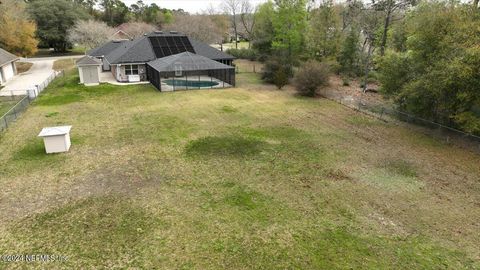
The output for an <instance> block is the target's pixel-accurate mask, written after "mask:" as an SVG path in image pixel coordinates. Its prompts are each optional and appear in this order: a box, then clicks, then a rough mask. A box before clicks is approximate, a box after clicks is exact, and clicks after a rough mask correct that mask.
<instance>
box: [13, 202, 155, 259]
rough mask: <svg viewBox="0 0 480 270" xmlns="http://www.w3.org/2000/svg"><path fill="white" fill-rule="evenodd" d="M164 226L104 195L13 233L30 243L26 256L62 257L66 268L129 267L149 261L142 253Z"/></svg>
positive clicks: (69, 206) (28, 223)
mask: <svg viewBox="0 0 480 270" xmlns="http://www.w3.org/2000/svg"><path fill="white" fill-rule="evenodd" d="M162 226H164V223H162V222H161V220H159V219H157V218H156V217H155V216H152V215H150V214H149V213H148V212H147V211H146V210H145V209H143V208H142V207H141V206H138V205H135V204H134V203H132V202H131V201H129V200H128V198H114V197H99V198H91V199H87V200H83V201H79V202H74V203H70V204H67V205H65V206H62V207H60V208H57V209H54V210H51V211H48V212H46V213H43V214H39V215H36V216H33V217H30V218H27V219H25V220H23V221H22V222H21V223H19V224H17V225H16V226H15V227H14V228H13V229H12V230H13V233H14V234H16V235H18V239H17V241H20V242H23V243H25V247H24V249H23V250H17V252H19V253H21V254H62V255H66V256H68V258H69V260H67V261H66V262H65V264H66V265H69V264H71V263H73V265H79V264H81V265H83V266H90V267H100V266H102V265H103V266H112V265H111V263H112V262H113V263H114V264H118V263H119V264H120V265H117V266H118V267H128V266H133V265H142V263H144V261H143V260H141V259H140V258H141V254H140V253H141V252H142V250H143V249H144V248H146V247H147V246H148V239H149V236H150V235H151V233H152V229H153V228H161V227H162ZM129 258H130V259H129ZM65 264H64V266H66V265H65Z"/></svg>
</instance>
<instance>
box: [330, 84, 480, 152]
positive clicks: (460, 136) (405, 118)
mask: <svg viewBox="0 0 480 270" xmlns="http://www.w3.org/2000/svg"><path fill="white" fill-rule="evenodd" d="M321 94H322V95H323V96H324V97H326V98H328V99H330V100H333V101H335V102H337V103H340V104H342V105H344V106H346V107H349V108H351V109H354V110H356V111H359V112H361V113H364V114H367V115H370V116H372V117H375V118H377V119H380V120H382V121H385V122H395V123H397V124H402V123H409V124H413V125H414V126H415V128H416V129H418V131H420V132H422V133H424V134H426V135H428V136H431V137H434V138H436V139H437V140H440V141H442V142H444V143H448V144H450V143H453V144H455V145H459V146H462V147H464V148H466V149H470V150H475V151H477V152H480V136H477V135H474V134H470V133H467V132H464V131H461V130H458V129H455V128H453V127H449V126H446V125H442V124H440V123H436V122H433V121H430V120H427V119H423V118H421V117H417V116H415V115H412V114H409V113H406V112H402V111H399V110H397V109H395V108H393V106H387V105H383V104H381V103H370V102H367V101H366V100H364V99H362V98H361V97H360V98H359V97H356V98H355V97H353V96H342V95H338V93H334V91H331V90H330V91H322V92H321ZM411 127H412V126H409V128H411Z"/></svg>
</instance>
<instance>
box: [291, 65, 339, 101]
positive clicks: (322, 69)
mask: <svg viewBox="0 0 480 270" xmlns="http://www.w3.org/2000/svg"><path fill="white" fill-rule="evenodd" d="M329 73H330V71H329V68H328V66H327V65H326V64H325V63H320V62H317V61H313V60H310V61H308V62H306V63H305V64H303V65H302V66H301V67H300V68H299V69H298V71H297V72H296V73H295V77H294V79H293V82H294V85H295V88H296V89H297V91H298V92H299V93H300V94H302V95H304V96H309V97H314V96H316V95H317V91H318V89H319V87H321V86H325V85H327V84H328V77H329Z"/></svg>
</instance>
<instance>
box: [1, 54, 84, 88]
mask: <svg viewBox="0 0 480 270" xmlns="http://www.w3.org/2000/svg"><path fill="white" fill-rule="evenodd" d="M79 57H82V55H80V56H59V57H42V58H22V59H21V60H20V61H21V62H30V63H33V66H32V67H31V68H30V69H29V70H28V71H27V72H24V73H21V74H18V75H16V76H15V77H14V78H13V79H11V80H10V81H8V82H7V83H6V84H5V87H4V88H2V90H0V96H11V95H14V96H16V95H25V94H26V90H30V89H35V85H39V84H41V83H43V82H44V81H45V80H46V79H47V78H48V77H49V76H50V75H52V73H53V62H55V61H56V60H60V59H68V58H79Z"/></svg>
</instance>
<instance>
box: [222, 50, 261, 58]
mask: <svg viewBox="0 0 480 270" xmlns="http://www.w3.org/2000/svg"><path fill="white" fill-rule="evenodd" d="M226 53H228V54H230V55H232V56H235V57H236V58H238V59H247V60H250V61H255V60H257V57H258V54H257V52H256V51H255V50H253V49H245V48H242V49H228V50H227V51H226Z"/></svg>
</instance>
